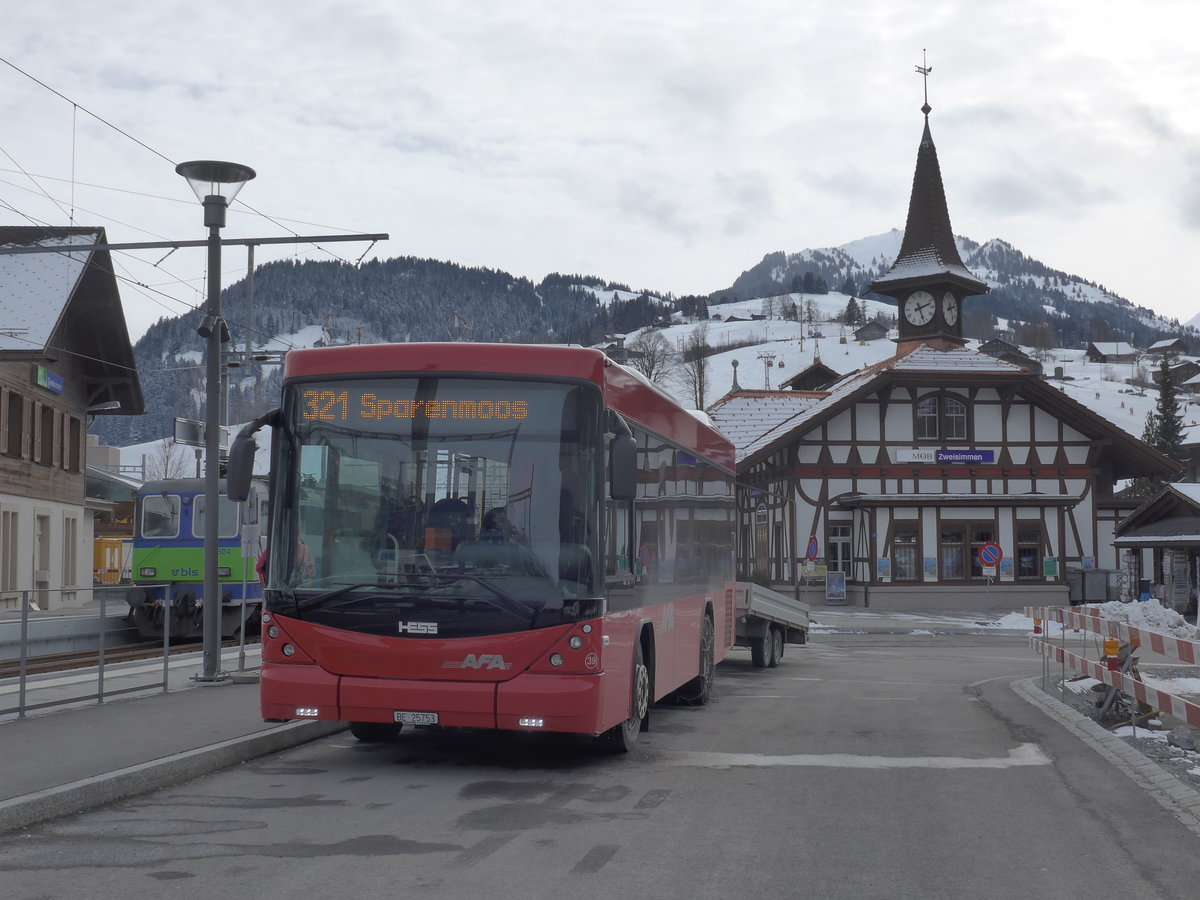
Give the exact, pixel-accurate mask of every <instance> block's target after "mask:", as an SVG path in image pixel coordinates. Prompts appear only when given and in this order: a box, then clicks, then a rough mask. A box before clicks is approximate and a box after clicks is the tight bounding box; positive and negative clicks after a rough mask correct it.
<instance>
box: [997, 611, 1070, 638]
mask: <svg viewBox="0 0 1200 900" xmlns="http://www.w3.org/2000/svg"><path fill="white" fill-rule="evenodd" d="M979 624H980V625H986V626H987V627H989V628H1004V629H1008V630H1011V631H1028V632H1030V633H1031V634H1032V633H1033V619H1031V618H1029V616H1026V615H1024V614H1022V613H1019V612H1011V613H1007V614H1005V615H1003V616H1001V617H1000V618H999V619H997V620H996V621H994V622H980V623H979ZM1042 634H1043V635H1045V636H1047V637H1049V636H1051V635H1060V634H1062V625H1060V624H1059V623H1058V622H1051V621H1049V620H1046V621H1044V622H1042Z"/></svg>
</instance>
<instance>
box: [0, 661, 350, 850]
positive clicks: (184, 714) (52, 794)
mask: <svg viewBox="0 0 1200 900" xmlns="http://www.w3.org/2000/svg"><path fill="white" fill-rule="evenodd" d="M234 653H235V655H236V649H235V651H234ZM197 655H198V654H197ZM189 666H190V667H191V668H192V669H195V668H196V663H195V661H191V662H189V661H181V662H180V663H179V664H178V665H177V664H176V663H174V662H173V663H172V675H171V680H170V685H171V690H169V691H167V692H165V693H164V692H162V691H161V690H160V691H157V692H151V693H147V694H140V695H132V696H129V697H124V698H121V699H111V700H107V701H106V702H104V703H102V704H94V703H93V704H90V705H79V706H74V707H68V708H60V709H57V710H54V711H47V712H42V713H40V714H37V715H31V716H27V717H25V718H19V719H18V718H12V719H9V720H7V721H3V722H0V748H3V753H4V764H3V766H2V767H0V834H6V833H11V832H14V831H20V830H21V829H24V828H29V827H31V826H34V825H36V824H37V823H38V822H42V821H46V820H49V819H56V818H60V817H63V816H67V815H71V814H73V813H77V812H81V811H83V810H86V809H91V808H94V807H97V806H100V805H103V804H106V803H111V802H114V801H117V800H121V799H125V798H128V797H134V796H137V795H139V794H142V793H146V792H148V791H152V790H156V789H158V788H162V787H166V786H169V785H172V784H177V783H180V782H183V781H186V780H188V779H190V778H196V777H198V776H200V775H204V774H207V773H208V772H212V771H216V770H218V769H220V768H223V767H226V766H230V765H235V764H237V763H239V762H243V761H245V760H247V759H252V758H254V757H258V756H263V755H267V754H270V753H276V752H279V751H282V750H285V749H287V748H289V747H293V746H296V745H298V744H302V743H305V742H306V741H310V740H314V739H316V738H318V737H322V736H324V735H326V734H331V733H334V732H336V731H338V730H339V729H340V728H342V727H344V726H341V725H340V724H338V723H328V722H292V723H288V724H284V725H278V724H270V723H266V722H263V721H262V719H261V718H260V717H259V709H258V684H257V680H256V679H255V678H253V677H252V673H241V676H240V677H236V678H234V679H231V680H230V681H228V682H221V683H215V684H203V683H200V682H196V681H194V680H192V678H191V674H190V673H189V669H188V667H189ZM226 668H232V666H227V667H226ZM71 677H76V676H74V675H71V674H68V673H64V674H63V675H62V676H61V677H60V678H58V679H55V678H47V679H44V680H41V681H39V682H38V684H37V685H35V686H34V690H37V691H47V692H50V691H54V690H59V689H61V685H56V684H55V682H56V681H61V680H63V679H67V678H71ZM3 689H4V685H2V684H0V690H3Z"/></svg>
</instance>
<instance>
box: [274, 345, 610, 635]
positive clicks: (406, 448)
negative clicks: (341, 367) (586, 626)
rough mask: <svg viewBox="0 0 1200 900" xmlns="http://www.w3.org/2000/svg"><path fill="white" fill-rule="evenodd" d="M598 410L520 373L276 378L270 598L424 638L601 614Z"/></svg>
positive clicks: (575, 390) (340, 624)
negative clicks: (280, 397)
mask: <svg viewBox="0 0 1200 900" xmlns="http://www.w3.org/2000/svg"><path fill="white" fill-rule="evenodd" d="M464 352H468V351H466V350H464ZM600 409H601V407H600V396H599V391H598V390H597V389H596V388H595V387H594V386H592V385H580V384H565V383H547V382H543V381H532V380H530V381H522V380H515V379H511V380H504V379H494V378H493V379H481V378H479V377H450V376H436V377H434V376H430V377H419V378H414V377H377V378H369V379H356V380H344V379H342V380H336V381H322V382H319V383H314V382H306V383H299V384H290V385H288V387H287V388H286V391H285V396H284V416H285V424H284V433H283V435H282V437H283V440H282V444H281V448H280V454H279V457H278V460H277V466H278V469H279V470H280V471H281V472H282V473H285V475H284V477H283V478H281V479H280V483H279V484H278V486H277V494H276V497H275V503H276V507H275V509H276V514H277V515H276V521H275V523H274V527H273V535H274V537H275V539H276V540H277V541H278V542H279V543H280V544H281V547H282V551H281V552H279V553H275V552H274V551H273V552H272V556H271V561H270V568H269V577H270V580H269V583H268V587H269V588H270V590H269V591H268V601H267V602H268V608H269V609H270V608H272V607H274V608H275V609H276V610H277V611H280V612H285V613H286V614H289V615H295V616H299V617H300V618H303V619H306V620H308V621H313V622H318V623H321V624H325V625H329V626H331V627H337V628H345V629H350V630H355V631H363V632H370V633H379V634H388V635H399V634H409V635H414V636H416V635H420V636H429V637H436V638H445V637H457V636H472V635H478V634H496V633H504V632H511V631H518V630H522V629H527V628H537V627H545V626H550V625H558V624H562V623H564V622H567V621H574V620H576V619H578V618H580V617H591V616H594V615H596V614H598V611H599V605H600V603H601V601H600V597H601V593H600V588H599V584H600V583H602V581H601V579H602V575H603V573H602V572H601V571H598V569H600V568H601V567H600V566H597V565H596V562H595V561H596V560H597V558H598V553H599V539H598V529H599V512H598V507H599V504H598V503H597V490H598V487H597V485H598V483H599V479H600V475H601V473H600V471H599V470H598V468H597V465H598V463H597V460H598V459H600V458H601V457H600V455H599V448H600V442H601V434H600V428H601V421H602V418H601V412H600ZM398 627H399V631H398V630H397V629H398Z"/></svg>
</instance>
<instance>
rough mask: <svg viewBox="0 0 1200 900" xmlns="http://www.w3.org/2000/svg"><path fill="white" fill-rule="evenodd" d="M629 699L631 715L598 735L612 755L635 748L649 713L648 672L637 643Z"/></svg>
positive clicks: (640, 644)
mask: <svg viewBox="0 0 1200 900" xmlns="http://www.w3.org/2000/svg"><path fill="white" fill-rule="evenodd" d="M631 693H632V696H631V697H630V709H631V711H632V714H631V715H630V716H629V718H628V719H626V720H625V721H624V722H622V723H621V724H620V725H614V726H613V727H612V728H610V729H608V731H606V732H604V734H602V735H600V743H601V745H602V746H603V747H604V748H605V749H606V750H609V751H611V752H613V753H628V752H629V751H630V750H632V749H633V748H634V747H635V746H637V739H638V734H639V733H640V732H641V730H642V722H643V721H644V720H645V718H646V715H647V714H648V713H649V712H650V672H649V670H648V669H647V668H646V663H645V661H644V660H643V658H642V642H641V640H639V641H638V643H637V649H636V650H635V651H634V656H633V690H632V692H631Z"/></svg>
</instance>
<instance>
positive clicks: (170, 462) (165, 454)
mask: <svg viewBox="0 0 1200 900" xmlns="http://www.w3.org/2000/svg"><path fill="white" fill-rule="evenodd" d="M188 474H189V472H188V459H187V451H186V450H184V449H183V446H182V445H181V444H177V443H175V441H173V440H172V439H170V438H163V439H162V440H161V441H159V442H158V443H157V444H155V446H154V453H153V455H151V456H150V457H149V458H148V459H147V460H146V480H147V481H162V480H165V479H167V478H187V477H188Z"/></svg>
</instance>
